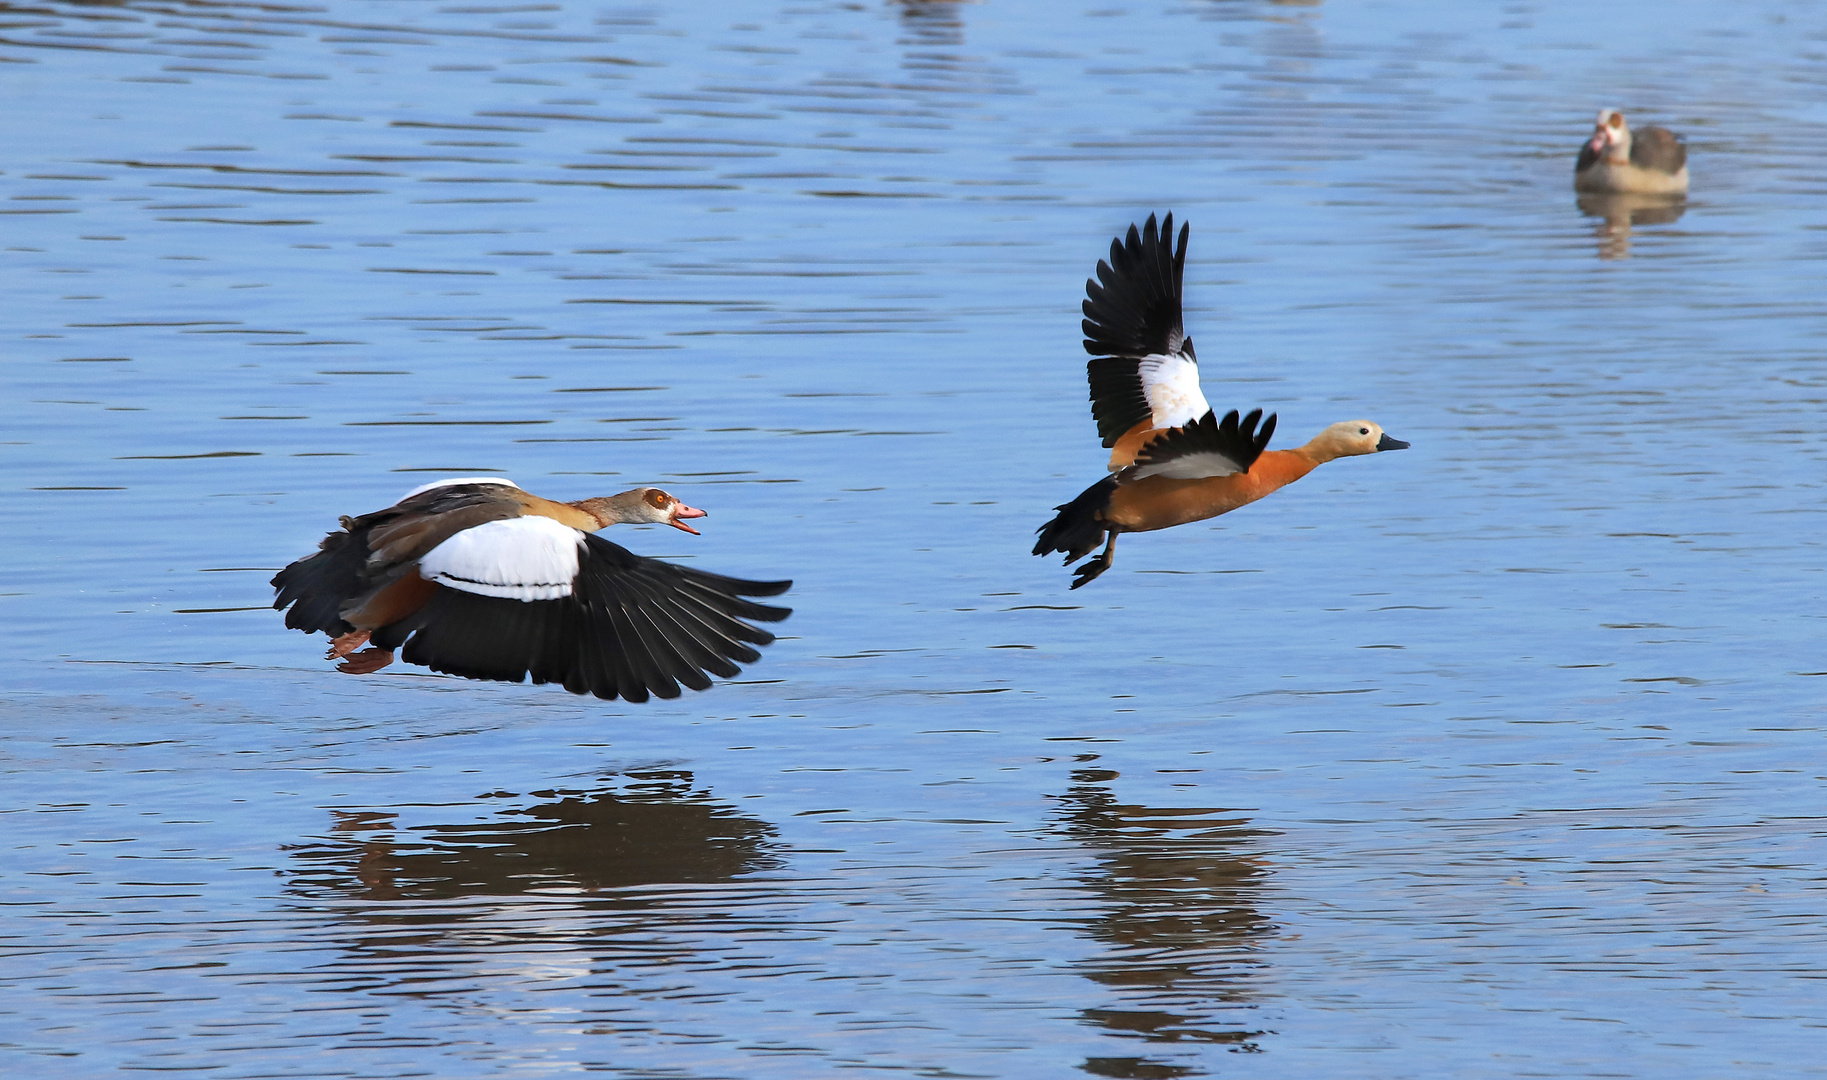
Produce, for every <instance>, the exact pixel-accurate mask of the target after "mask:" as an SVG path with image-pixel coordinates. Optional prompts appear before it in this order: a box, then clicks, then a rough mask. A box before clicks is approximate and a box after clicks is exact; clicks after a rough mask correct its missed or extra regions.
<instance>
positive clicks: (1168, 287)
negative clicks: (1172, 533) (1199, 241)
mask: <svg viewBox="0 0 1827 1080" xmlns="http://www.w3.org/2000/svg"><path fill="white" fill-rule="evenodd" d="M1173 230H1174V216H1173V215H1172V214H1168V215H1167V216H1166V217H1165V219H1163V222H1162V224H1161V225H1160V226H1159V227H1158V228H1157V226H1156V224H1155V218H1154V215H1153V214H1150V215H1149V217H1148V221H1147V222H1146V223H1144V224H1143V226H1142V228H1141V229H1139V230H1138V229H1137V228H1136V227H1135V226H1134V225H1131V226H1130V227H1129V233H1128V235H1127V236H1125V237H1122V238H1119V239H1116V240H1112V241H1111V242H1110V259H1109V261H1107V262H1104V261H1100V262H1099V263H1098V264H1097V277H1096V279H1088V280H1087V281H1086V282H1085V297H1086V299H1085V302H1084V312H1085V319H1084V323H1083V326H1084V331H1085V351H1086V352H1088V353H1090V354H1091V355H1092V356H1094V357H1097V359H1094V360H1091V361H1089V362H1088V363H1087V364H1086V365H1085V376H1086V379H1087V381H1088V382H1089V383H1090V388H1091V415H1092V418H1093V419H1095V420H1096V421H1097V431H1098V436H1099V437H1100V438H1101V439H1102V440H1103V443H1104V445H1105V446H1106V447H1110V446H1115V445H1116V443H1117V440H1118V439H1120V438H1122V437H1123V435H1124V433H1126V432H1128V431H1130V430H1131V429H1133V428H1135V427H1136V425H1138V424H1141V423H1144V422H1147V424H1148V426H1149V427H1151V428H1171V427H1179V426H1180V425H1182V424H1185V423H1189V422H1191V421H1193V420H1195V419H1197V418H1199V417H1200V416H1203V415H1204V414H1205V413H1207V412H1209V411H1210V410H1211V406H1210V405H1208V404H1206V400H1205V395H1204V394H1203V393H1202V392H1201V391H1200V389H1199V364H1198V360H1197V358H1196V357H1195V356H1194V353H1193V343H1192V341H1191V339H1189V338H1188V337H1187V336H1186V330H1185V328H1184V327H1183V326H1182V325H1181V314H1180V285H1181V279H1182V276H1183V274H1184V271H1185V268H1186V241H1187V237H1188V235H1189V234H1190V232H1191V227H1190V226H1185V225H1183V226H1181V228H1180V235H1179V237H1178V241H1177V242H1175V240H1174V236H1173Z"/></svg>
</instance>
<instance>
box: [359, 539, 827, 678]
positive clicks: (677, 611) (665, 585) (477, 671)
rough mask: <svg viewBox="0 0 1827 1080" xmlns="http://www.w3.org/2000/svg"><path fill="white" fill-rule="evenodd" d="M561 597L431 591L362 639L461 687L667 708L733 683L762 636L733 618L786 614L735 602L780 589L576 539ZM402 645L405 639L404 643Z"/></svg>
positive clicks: (785, 584)
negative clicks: (521, 686)
mask: <svg viewBox="0 0 1827 1080" xmlns="http://www.w3.org/2000/svg"><path fill="white" fill-rule="evenodd" d="M584 546H585V550H584V552H583V558H582V559H580V560H579V567H578V574H577V579H576V580H575V582H573V585H572V594H571V595H570V596H566V597H560V598H558V599H555V600H532V601H526V600H516V599H513V598H511V597H500V596H480V595H477V594H475V593H467V592H463V591H461V590H458V589H452V588H449V587H446V586H442V585H441V586H439V587H438V588H437V589H436V590H435V592H434V594H433V596H432V598H431V600H430V601H428V602H427V603H426V604H425V606H424V607H423V608H421V609H420V610H419V611H418V612H417V613H415V614H414V615H412V616H411V617H409V618H408V619H406V620H402V622H400V623H396V624H394V625H393V626H389V627H383V628H382V629H380V630H378V631H376V632H375V634H374V640H375V642H376V643H377V644H382V645H383V647H385V644H388V643H398V642H400V641H404V645H405V648H404V651H403V653H402V658H403V659H404V660H405V661H406V662H407V663H411V664H423V665H424V666H426V667H429V668H431V669H432V670H433V671H441V672H444V673H445V674H448V675H461V676H464V677H466V678H472V679H495V680H499V681H503V682H520V681H522V680H524V679H526V678H528V677H529V676H530V677H531V678H532V681H533V682H536V683H562V684H563V685H564V687H565V689H567V690H569V691H571V692H572V693H577V694H595V695H596V696H597V697H600V698H604V699H613V698H617V697H621V698H625V699H627V700H628V701H631V702H641V701H645V700H647V698H648V696H649V695H655V696H658V697H663V698H673V697H678V696H679V693H680V687H681V685H683V686H685V687H689V688H691V689H693V690H702V689H706V688H708V687H709V686H710V685H711V680H710V676H711V675H717V676H720V677H723V678H729V677H731V676H733V675H737V674H740V672H741V669H740V668H738V667H737V666H736V664H737V663H739V662H740V663H753V662H754V661H755V660H757V659H759V658H760V654H759V653H757V652H756V651H755V650H754V649H753V648H751V647H750V646H749V645H746V644H743V642H753V643H754V644H756V645H766V644H767V643H769V642H771V641H773V640H774V635H772V634H770V633H768V632H767V631H765V630H762V629H760V628H759V627H755V626H751V625H749V624H748V623H747V622H744V621H743V620H744V619H755V620H758V621H762V622H778V621H780V620H781V619H784V618H786V617H787V616H788V615H789V614H790V613H791V610H790V609H788V608H782V607H771V606H768V605H764V604H757V603H754V602H753V601H750V600H747V599H744V597H750V596H777V595H779V594H780V593H783V592H785V591H786V590H787V589H788V588H789V587H791V585H792V582H790V581H745V580H742V579H740V578H732V577H725V576H723V575H721V574H712V573H708V572H706V571H703V570H697V569H693V568H690V567H684V566H675V565H673V564H671V563H666V562H661V561H660V560H658V559H649V558H645V557H642V556H639V555H635V554H634V553H632V552H630V551H628V550H627V549H626V548H623V547H620V546H619V545H616V544H613V543H610V542H609V541H607V540H604V539H603V538H602V537H600V536H594V535H585V537H584ZM408 635H410V636H408Z"/></svg>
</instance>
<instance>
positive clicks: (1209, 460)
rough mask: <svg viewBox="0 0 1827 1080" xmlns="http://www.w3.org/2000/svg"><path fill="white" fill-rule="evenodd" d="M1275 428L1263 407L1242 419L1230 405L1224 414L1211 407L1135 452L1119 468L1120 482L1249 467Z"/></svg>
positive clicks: (1226, 472)
mask: <svg viewBox="0 0 1827 1080" xmlns="http://www.w3.org/2000/svg"><path fill="white" fill-rule="evenodd" d="M1258 421H1261V422H1262V426H1261V427H1260V428H1258V427H1257V422H1258ZM1274 434H1275V414H1274V413H1270V414H1269V417H1268V419H1266V420H1265V419H1263V415H1262V410H1261V409H1251V410H1250V411H1249V414H1248V415H1246V416H1244V417H1242V418H1241V419H1240V418H1239V417H1238V415H1237V410H1236V409H1232V410H1231V411H1230V412H1228V413H1225V414H1224V419H1223V420H1220V419H1218V417H1217V416H1216V415H1214V414H1213V413H1212V412H1211V411H1210V410H1209V409H1208V410H1207V411H1206V413H1205V415H1204V416H1202V417H1200V418H1199V419H1197V420H1195V421H1193V422H1192V423H1190V424H1187V425H1185V426H1184V427H1181V428H1180V429H1179V430H1177V431H1169V432H1167V433H1165V434H1162V435H1158V436H1156V437H1155V438H1154V439H1152V440H1150V441H1149V442H1148V444H1147V445H1145V446H1143V447H1142V449H1141V450H1140V451H1139V452H1138V453H1137V454H1136V460H1135V464H1133V465H1131V466H1129V467H1128V468H1126V469H1124V470H1123V471H1122V472H1120V473H1118V474H1117V483H1119V484H1132V483H1134V482H1136V481H1137V480H1141V479H1144V478H1145V477H1150V476H1165V477H1167V478H1168V479H1170V480H1200V479H1204V478H1205V477H1208V476H1230V475H1231V474H1232V473H1241V472H1249V471H1250V466H1251V465H1254V464H1256V459H1257V458H1259V457H1261V456H1262V452H1263V449H1264V448H1265V447H1267V446H1268V445H1269V437H1270V436H1272V435H1274Z"/></svg>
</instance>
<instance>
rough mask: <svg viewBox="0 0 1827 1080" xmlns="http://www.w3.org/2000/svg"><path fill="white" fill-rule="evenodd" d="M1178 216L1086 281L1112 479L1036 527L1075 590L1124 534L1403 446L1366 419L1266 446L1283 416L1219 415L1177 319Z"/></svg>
mask: <svg viewBox="0 0 1827 1080" xmlns="http://www.w3.org/2000/svg"><path fill="white" fill-rule="evenodd" d="M1173 231H1174V216H1173V215H1172V214H1168V215H1167V217H1166V219H1165V220H1164V221H1163V223H1162V224H1161V227H1160V228H1159V229H1157V228H1156V227H1155V217H1154V215H1153V214H1150V215H1149V216H1148V222H1147V223H1146V224H1145V225H1143V226H1142V228H1141V231H1140V232H1138V231H1137V230H1136V227H1135V226H1134V225H1131V226H1130V227H1129V235H1128V236H1127V237H1118V238H1117V239H1115V240H1112V241H1111V242H1110V261H1109V262H1099V263H1098V264H1097V278H1096V279H1095V280H1089V279H1088V280H1087V281H1086V282H1085V295H1086V300H1085V302H1084V310H1085V320H1084V330H1085V351H1086V352H1088V353H1090V354H1091V355H1092V356H1093V357H1095V359H1093V360H1091V361H1089V362H1088V363H1087V364H1086V365H1085V374H1086V377H1087V378H1088V379H1089V381H1090V383H1091V415H1092V417H1093V419H1095V420H1096V421H1097V430H1098V434H1099V435H1100V436H1102V437H1103V441H1104V445H1105V446H1107V447H1110V448H1111V450H1110V462H1109V465H1108V468H1109V470H1110V474H1111V475H1109V476H1107V477H1105V478H1104V479H1102V480H1099V481H1098V482H1097V483H1095V484H1092V485H1091V486H1090V487H1088V488H1086V489H1085V490H1084V491H1083V492H1082V493H1081V494H1080V495H1079V496H1078V498H1076V499H1073V500H1072V501H1071V502H1069V503H1064V504H1062V505H1060V506H1058V507H1056V508H1055V509H1057V510H1058V511H1059V513H1058V515H1057V516H1055V517H1054V518H1053V520H1052V521H1049V522H1047V523H1046V524H1045V525H1042V526H1041V527H1040V528H1039V529H1037V530H1036V531H1037V532H1038V533H1040V539H1039V540H1038V541H1037V542H1036V543H1035V545H1034V554H1036V555H1046V554H1049V553H1051V552H1055V551H1061V552H1064V553H1065V555H1066V560H1065V561H1066V564H1067V565H1071V564H1072V563H1074V562H1077V561H1078V560H1079V559H1082V558H1084V557H1085V556H1086V555H1089V554H1091V551H1092V549H1094V548H1096V547H1097V545H1098V544H1099V543H1103V544H1104V550H1103V551H1102V552H1101V553H1100V554H1099V555H1098V557H1097V558H1095V559H1093V560H1091V561H1090V562H1088V563H1085V564H1084V565H1082V566H1080V567H1078V568H1077V570H1076V571H1075V572H1074V573H1075V577H1074V580H1073V582H1072V587H1073V588H1074V589H1076V588H1079V587H1081V586H1083V585H1086V584H1089V583H1090V582H1092V581H1093V580H1095V579H1096V578H1097V576H1098V575H1099V574H1102V573H1103V572H1104V571H1106V570H1108V569H1110V564H1111V562H1112V561H1113V560H1114V559H1115V558H1116V540H1117V537H1118V536H1119V535H1121V534H1122V533H1131V532H1149V531H1152V530H1154V529H1167V528H1172V527H1173V526H1175V525H1184V524H1186V523H1187V522H1190V521H1204V520H1205V519H1206V518H1213V517H1217V516H1218V515H1219V514H1228V513H1230V512H1231V511H1232V510H1235V509H1237V508H1238V507H1240V506H1244V505H1246V504H1248V503H1253V502H1255V501H1256V500H1257V499H1260V498H1262V497H1263V496H1264V495H1267V494H1269V493H1270V492H1272V491H1275V490H1276V489H1278V488H1283V487H1286V486H1287V485H1289V484H1292V483H1293V482H1294V481H1296V480H1299V479H1300V478H1301V477H1303V476H1305V475H1307V474H1308V473H1309V472H1312V471H1313V469H1314V468H1316V467H1318V466H1320V465H1323V464H1325V463H1326V462H1328V461H1332V460H1335V459H1337V458H1342V457H1352V456H1356V455H1359V454H1374V453H1377V452H1378V451H1381V450H1406V449H1407V448H1408V444H1407V443H1405V442H1402V441H1401V440H1400V439H1392V438H1390V437H1389V436H1388V435H1385V434H1384V433H1383V429H1382V428H1380V427H1378V426H1377V425H1376V424H1373V423H1371V422H1370V421H1369V420H1346V421H1343V422H1341V423H1337V424H1333V425H1332V426H1331V427H1328V428H1326V429H1325V430H1324V431H1321V432H1320V433H1319V434H1318V435H1315V436H1314V437H1313V438H1312V440H1311V441H1309V442H1308V443H1307V444H1306V445H1305V446H1297V447H1295V448H1294V449H1292V450H1269V449H1266V447H1267V446H1268V445H1269V437H1270V436H1271V435H1273V434H1274V433H1275V414H1274V413H1270V414H1269V416H1268V417H1267V418H1266V419H1265V418H1264V417H1263V415H1262V410H1261V409H1251V410H1250V412H1249V413H1248V414H1247V415H1245V416H1242V417H1239V416H1238V414H1237V410H1235V409H1232V410H1231V411H1230V412H1228V413H1226V414H1225V415H1224V418H1223V419H1222V420H1221V419H1219V418H1218V417H1217V416H1216V415H1215V414H1214V413H1213V411H1212V407H1211V406H1210V405H1208V404H1206V401H1205V395H1204V393H1202V392H1201V391H1200V389H1199V362H1198V359H1197V358H1196V357H1195V356H1194V354H1193V341H1192V339H1191V338H1189V337H1187V336H1186V331H1185V329H1184V328H1183V327H1182V325H1181V320H1180V279H1181V275H1182V273H1183V272H1184V270H1185V268H1186V240H1187V236H1188V235H1189V234H1190V233H1191V232H1192V227H1191V226H1190V225H1183V226H1181V229H1180V237H1179V242H1178V244H1177V245H1176V244H1175V243H1174V242H1173V241H1172V235H1173Z"/></svg>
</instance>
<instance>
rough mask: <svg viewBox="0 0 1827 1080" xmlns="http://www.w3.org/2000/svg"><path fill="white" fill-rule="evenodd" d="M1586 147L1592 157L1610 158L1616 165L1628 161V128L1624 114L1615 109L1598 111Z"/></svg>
mask: <svg viewBox="0 0 1827 1080" xmlns="http://www.w3.org/2000/svg"><path fill="white" fill-rule="evenodd" d="M1586 147H1587V149H1589V150H1591V151H1592V153H1593V156H1594V157H1601V158H1610V159H1611V160H1612V161H1613V162H1617V163H1622V162H1625V161H1629V160H1630V126H1629V125H1628V124H1626V123H1624V114H1623V113H1621V112H1619V111H1618V110H1616V109H1600V110H1599V119H1598V122H1597V123H1596V124H1594V125H1593V129H1592V139H1591V140H1590V141H1589V142H1587V143H1586Z"/></svg>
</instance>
